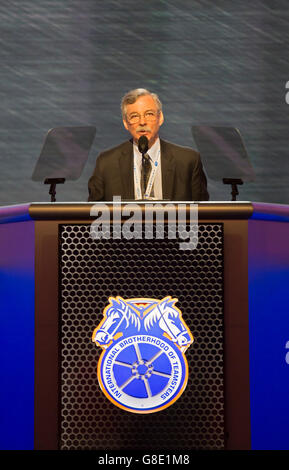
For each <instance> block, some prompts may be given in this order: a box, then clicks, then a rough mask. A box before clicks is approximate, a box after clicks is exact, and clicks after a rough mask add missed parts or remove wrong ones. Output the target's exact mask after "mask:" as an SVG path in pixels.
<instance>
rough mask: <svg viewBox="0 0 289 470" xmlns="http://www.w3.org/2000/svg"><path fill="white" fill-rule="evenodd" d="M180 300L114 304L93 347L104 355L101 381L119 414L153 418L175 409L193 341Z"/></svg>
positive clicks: (117, 300) (100, 365) (119, 300)
mask: <svg viewBox="0 0 289 470" xmlns="http://www.w3.org/2000/svg"><path fill="white" fill-rule="evenodd" d="M177 301H178V299H172V298H171V297H170V296H169V297H165V298H164V299H162V300H156V299H145V298H143V299H142V298H141V299H129V300H124V299H123V298H121V297H116V298H112V297H111V298H110V299H109V305H108V306H107V307H106V308H105V309H104V312H103V315H104V318H103V320H102V321H101V322H100V324H99V325H98V327H97V328H95V330H94V332H93V335H92V341H94V342H95V343H96V344H97V345H98V346H100V347H101V348H102V349H103V351H102V353H101V356H100V358H99V361H98V371H97V373H98V381H99V384H100V387H101V389H102V391H103V393H104V394H105V395H106V396H107V398H108V399H109V400H110V401H111V402H112V403H113V404H114V405H116V406H118V407H119V408H122V409H124V410H127V411H130V412H132V413H154V412H156V411H160V410H163V409H164V408H167V407H168V406H170V405H172V404H173V403H174V402H175V401H176V400H177V399H178V398H179V397H180V395H181V394H182V393H183V391H184V389H185V387H186V385H187V381H188V363H187V360H186V358H185V355H184V353H185V351H186V349H187V348H188V347H189V346H190V344H192V342H193V341H194V338H193V336H192V334H191V332H190V330H189V329H188V327H187V325H186V324H185V322H184V320H183V319H182V314H181V311H180V310H179V309H178V308H177V307H176V306H175V303H176V302H177Z"/></svg>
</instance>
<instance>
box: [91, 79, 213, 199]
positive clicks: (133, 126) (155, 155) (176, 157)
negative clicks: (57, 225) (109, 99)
mask: <svg viewBox="0 0 289 470" xmlns="http://www.w3.org/2000/svg"><path fill="white" fill-rule="evenodd" d="M122 119H123V124H124V127H125V128H126V129H127V130H128V131H129V133H130V134H131V136H132V139H131V140H130V141H127V142H124V143H122V144H120V145H118V146H117V147H114V148H112V149H109V150H107V151H105V152H102V153H100V155H99V156H98V158H97V160H96V166H95V170H94V173H93V175H92V176H91V178H90V180H89V183H88V189H89V199H88V200H89V201H112V199H113V196H121V198H122V199H124V200H132V199H135V200H142V199H156V200H171V201H206V200H208V199H209V194H208V191H207V180H206V176H205V174H204V172H203V167H202V162H201V159H200V154H199V153H198V152H196V151H195V150H193V149H191V148H188V147H182V146H179V145H175V144H172V143H170V142H166V141H165V140H162V139H160V138H159V128H160V126H161V125H162V123H163V122H164V116H163V112H162V105H161V102H160V100H159V98H158V96H157V95H156V94H155V93H151V92H150V91H148V90H145V89H142V88H138V89H136V90H132V91H130V92H128V93H127V94H126V95H125V96H124V97H123V99H122ZM141 136H145V137H146V138H147V140H148V150H147V152H146V155H145V156H146V157H147V158H148V160H149V167H150V169H149V173H148V174H147V175H146V179H145V183H144V175H143V173H144V168H143V161H144V160H143V157H144V155H143V154H142V153H141V152H140V150H139V149H138V142H139V138H140V137H141ZM144 185H145V186H144Z"/></svg>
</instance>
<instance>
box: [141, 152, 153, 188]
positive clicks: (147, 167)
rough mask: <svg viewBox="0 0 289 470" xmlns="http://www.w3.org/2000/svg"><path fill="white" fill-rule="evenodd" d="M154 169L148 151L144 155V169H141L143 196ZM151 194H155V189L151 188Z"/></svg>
mask: <svg viewBox="0 0 289 470" xmlns="http://www.w3.org/2000/svg"><path fill="white" fill-rule="evenodd" d="M151 171H152V165H151V159H150V156H149V155H148V154H147V153H146V154H144V155H143V157H142V169H141V183H142V184H141V186H142V194H143V197H144V195H145V191H146V188H147V184H148V181H149V178H150V174H151ZM150 196H153V189H152V190H151V193H150Z"/></svg>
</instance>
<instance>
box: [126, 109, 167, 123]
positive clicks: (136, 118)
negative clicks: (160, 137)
mask: <svg viewBox="0 0 289 470" xmlns="http://www.w3.org/2000/svg"><path fill="white" fill-rule="evenodd" d="M158 115H159V111H146V112H145V113H144V114H143V117H144V119H145V121H147V122H154V121H156V120H157V117H158ZM140 120H141V115H140V114H138V113H132V114H130V115H129V116H127V121H128V122H129V124H138V123H139V122H140Z"/></svg>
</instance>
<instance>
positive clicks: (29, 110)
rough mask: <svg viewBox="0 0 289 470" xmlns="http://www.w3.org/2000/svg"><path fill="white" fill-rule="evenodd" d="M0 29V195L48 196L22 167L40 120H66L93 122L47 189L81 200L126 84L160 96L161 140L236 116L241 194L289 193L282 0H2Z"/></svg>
mask: <svg viewBox="0 0 289 470" xmlns="http://www.w3.org/2000/svg"><path fill="white" fill-rule="evenodd" d="M0 28H1V34H0V41H1V47H0V59H1V68H0V99H1V108H0V119H1V126H0V159H1V166H0V168H1V173H0V204H1V205H7V204H12V203H22V202H27V201H46V200H49V199H48V196H47V190H48V188H47V187H46V186H44V185H42V184H40V183H35V182H32V181H31V174H32V172H33V168H34V165H35V162H36V160H37V158H38V155H39V153H40V150H41V147H42V144H43V139H44V135H45V133H46V132H47V130H48V129H50V128H51V127H57V126H66V125H73V126H74V125H75V126H79V125H81V126H82V125H95V126H96V128H97V133H96V138H95V141H94V145H93V148H92V150H91V152H90V155H89V160H88V162H87V165H86V167H85V169H84V172H83V175H82V177H81V178H80V179H79V180H78V181H74V182H67V183H66V184H65V185H64V186H61V187H59V189H58V194H57V196H58V197H57V200H58V201H76V200H77V201H85V200H86V199H87V180H88V178H89V176H90V174H91V173H92V171H93V167H94V162H95V158H96V155H97V153H98V152H99V151H100V150H102V149H105V148H108V147H111V146H114V145H116V144H117V143H119V142H120V141H122V140H124V139H125V138H126V136H127V134H126V131H125V130H124V129H122V122H121V119H120V110H119V103H120V99H121V97H122V95H123V94H124V93H125V92H126V91H127V90H129V89H131V88H136V87H146V88H149V89H152V90H153V91H155V92H157V93H158V94H159V95H160V98H161V99H162V101H163V105H164V113H165V119H166V121H165V124H164V125H163V127H162V130H161V135H162V137H164V138H166V139H168V140H171V141H174V142H176V143H179V144H184V145H189V146H195V144H194V141H193V138H192V135H191V126H192V125H197V124H207V125H229V126H236V127H238V128H239V129H240V131H241V133H242V136H243V138H244V141H245V144H246V147H247V150H248V154H249V156H250V159H251V162H252V164H253V166H254V168H255V171H256V174H257V180H256V182H255V183H250V184H246V185H245V186H244V187H242V188H241V191H240V192H241V197H240V199H242V200H253V201H265V202H276V203H278V202H279V203H288V202H289V201H288V199H289V197H288V196H289V189H288V174H289V171H288V170H289V164H288V142H289V115H288V113H289V105H288V104H287V103H286V101H285V95H286V89H285V86H286V82H287V81H288V80H289V61H288V45H289V41H288V39H289V8H288V0H255V1H254V2H252V1H249V0H235V1H232V0H216V1H214V2H212V1H210V0H200V1H197V0H178V1H175V0H145V1H143V0H142V1H139V0H123V1H119V0H105V1H101V0H50V1H49V0H37V2H35V0H9V1H8V0H7V1H5V0H3V1H1V3H0ZM288 101H289V100H288ZM216 165H218V161H216ZM209 189H210V193H211V199H214V200H229V199H230V193H229V191H228V188H224V187H223V186H222V184H221V183H218V182H213V181H210V182H209Z"/></svg>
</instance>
